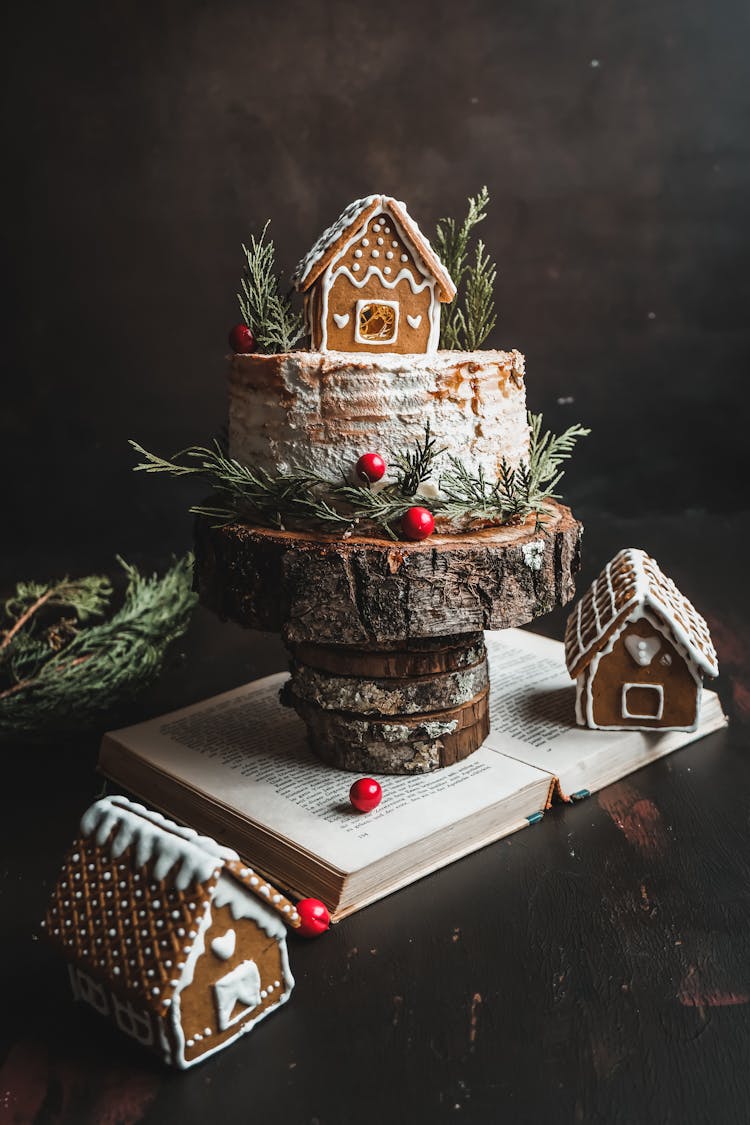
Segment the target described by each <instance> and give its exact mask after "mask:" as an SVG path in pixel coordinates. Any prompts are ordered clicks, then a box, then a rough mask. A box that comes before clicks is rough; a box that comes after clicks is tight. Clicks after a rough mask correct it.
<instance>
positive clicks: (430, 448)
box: [391, 419, 445, 496]
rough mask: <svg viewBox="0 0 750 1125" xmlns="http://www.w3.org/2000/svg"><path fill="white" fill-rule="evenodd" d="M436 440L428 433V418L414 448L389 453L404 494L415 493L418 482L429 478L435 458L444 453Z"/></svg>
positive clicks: (412, 494)
mask: <svg viewBox="0 0 750 1125" xmlns="http://www.w3.org/2000/svg"><path fill="white" fill-rule="evenodd" d="M436 447H437V442H436V440H435V438H434V437H432V435H431V434H430V423H429V419H428V421H427V422H426V423H425V428H424V438H423V439H422V440H421V441H418V442H417V444H416V445H415V447H414V449H408V450H406V451H400V452H399V451H394V452H392V453H391V459H392V461H393V464H394V465H395V466H396V467H397V469H398V471H399V472H398V481H397V485H398V489H399V491H400V492H401V493H402V494H403V495H404V496H414V495H416V493H417V491H418V489H419V486H420V484H423V483H424V481H426V480H429V478H430V476H431V475H432V469H433V465H434V462H435V460H436V458H438V457H440V456H441V454H443V453H445V449H444V448H441V449H438V448H436Z"/></svg>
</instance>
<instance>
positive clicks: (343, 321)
mask: <svg viewBox="0 0 750 1125" xmlns="http://www.w3.org/2000/svg"><path fill="white" fill-rule="evenodd" d="M333 319H334V320H335V321H336V327H337V328H346V326H347V324H348V323H349V313H334V314H333Z"/></svg>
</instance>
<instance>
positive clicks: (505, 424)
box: [229, 351, 529, 484]
mask: <svg viewBox="0 0 750 1125" xmlns="http://www.w3.org/2000/svg"><path fill="white" fill-rule="evenodd" d="M427 422H429V424H430V433H431V435H432V436H433V437H434V438H435V439H436V441H437V444H438V446H440V447H445V448H447V449H448V450H449V451H450V452H452V453H455V454H456V455H457V456H460V458H461V460H462V461H463V462H464V464H465V465H466V466H467V468H469V469H470V470H473V471H476V470H478V468H479V467H480V466H481V467H482V468H483V469H484V471H485V473H486V474H487V475H488V476H489V477H490V478H491V479H494V478H495V477H496V476H497V474H498V470H499V467H500V463H501V461H502V460H503V458H504V459H505V460H506V462H508V463H509V464H510V465H512V466H514V467H515V466H516V465H517V464H518V463H519V461H521V460H522V459H523V458H525V457H526V456H527V455H528V448H529V427H528V423H527V418H526V388H525V384H524V360H523V356H522V355H521V354H520V352H516V351H512V352H500V351H481V352H453V351H442V352H435V353H433V354H425V355H396V354H394V353H391V352H386V353H384V354H381V355H377V354H368V353H362V352H359V353H349V352H305V351H299V352H289V353H287V354H282V355H234V356H232V357H231V358H230V375H229V452H230V456H232V457H234V458H236V460H238V461H240V462H242V463H243V464H248V465H257V466H258V467H260V468H263V469H266V470H268V471H269V472H288V471H289V470H290V469H292V468H293V467H295V466H296V467H300V468H303V469H306V470H311V471H312V472H315V473H318V474H320V475H321V476H323V477H326V478H327V479H330V480H331V481H332V482H334V483H337V484H338V483H340V481H341V472H342V466H345V467H347V468H348V467H349V466H351V465H354V464H355V463H356V461H357V458H358V457H359V456H360V454H361V453H362V452H363V451H365V450H378V451H382V453H383V455H384V456H385V457H386V460H388V455H389V453H390V452H392V451H396V452H401V451H402V450H406V449H410V448H412V447H413V446H414V445H415V443H416V442H418V441H420V440H421V439H423V437H424V432H425V424H426V423H427ZM388 476H389V474H386V480H387V479H388Z"/></svg>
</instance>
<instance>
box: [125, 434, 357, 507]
mask: <svg viewBox="0 0 750 1125" xmlns="http://www.w3.org/2000/svg"><path fill="white" fill-rule="evenodd" d="M130 445H131V446H132V447H133V449H134V450H135V451H136V453H138V454H140V455H141V457H143V461H142V462H141V463H140V464H138V465H136V466H135V471H136V472H138V471H142V472H146V473H168V474H169V475H170V476H174V477H181V476H191V475H192V476H199V477H201V478H202V479H203V480H204V481H205V482H206V484H207V485H209V487H210V488H211V489H212V491H213V492H214V494H215V496H216V498H217V500H218V501H219V502H218V503H217V504H212V505H194V506H193V507H192V508H191V509H190V511H191V512H193V513H195V514H196V515H201V516H208V517H209V518H212V519H215V520H217V521H218V522H220V523H226V522H228V521H229V520H233V519H242V518H245V517H248V516H250V517H252V518H256V519H260V520H261V521H262V522H263V523H265V524H268V525H269V526H271V527H280V528H283V527H284V526H285V525H286V523H287V522H288V521H289V520H293V519H294V518H298V519H313V520H316V521H317V520H320V521H321V522H323V523H343V524H347V523H349V522H350V521H349V519H348V518H347V517H346V516H344V515H341V514H339V513H337V512H336V511H335V509H333V508H332V507H331V506H330V504H328V503H327V501H326V500H325V499H321V498H320V497H319V496H318V495H317V493H316V489H318V488H320V486H327V487H329V488H330V482H328V481H326V480H324V479H322V478H321V477H319V476H318V475H317V474H315V473H310V472H308V471H306V470H304V469H296V468H294V469H292V470H291V471H289V472H285V473H280V474H279V475H278V476H272V475H271V473H269V472H268V471H267V470H266V469H263V468H259V467H258V468H253V467H252V466H249V465H243V464H241V463H240V462H239V461H236V460H235V459H234V458H233V457H229V456H227V454H226V453H225V452H224V450H223V448H222V446H221V444H220V442H218V441H215V442H214V444H213V447H209V446H202V445H195V446H190V447H189V448H188V449H184V450H182V452H180V453H177V454H175V456H174V457H172V458H165V457H159V456H158V455H157V454H155V453H150V452H149V451H148V450H147V449H144V448H143V446H141V445H139V444H138V442H136V441H131V442H130Z"/></svg>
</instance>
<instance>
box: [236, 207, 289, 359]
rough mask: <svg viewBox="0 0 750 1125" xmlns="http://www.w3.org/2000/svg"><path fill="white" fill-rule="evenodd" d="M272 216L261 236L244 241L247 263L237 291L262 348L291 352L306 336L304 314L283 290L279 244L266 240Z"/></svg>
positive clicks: (265, 350)
mask: <svg viewBox="0 0 750 1125" xmlns="http://www.w3.org/2000/svg"><path fill="white" fill-rule="evenodd" d="M269 222H270V220H268V222H266V225H265V226H264V227H263V231H262V233H261V236H260V238H257V239H256V237H255V235H252V234H251V235H250V245H249V246H245V245H244V244H243V246H242V250H243V252H244V255H245V265H244V268H243V271H242V279H241V281H240V288H241V292H240V293H238V294H237V300H238V301H239V303H240V312H241V314H242V319H243V320H244V322H245V324H246V325H247V327H248V328H249V329H250V331H251V332H252V333H253V335H254V336H255V339H256V341H257V343H258V347H259V349H260V351H262V352H267V353H270V354H273V353H276V352H290V351H291V350H292V348H293V347H294V345H295V344H296V343H297V342H298V341H299V340H300V339H301V338H302V336H304V334H305V329H304V324H303V321H302V317H301V315H300V314H299V313H298V312H296V310H294V309H293V308H292V305H291V302H290V300H289V298H288V297H286V296H283V295H282V294H281V292H280V290H279V279H278V276H277V274H276V248H275V246H274V244H273V241H272V240H271V239H270V238H269V239H268V240H266V232H267V231H268V226H269Z"/></svg>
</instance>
